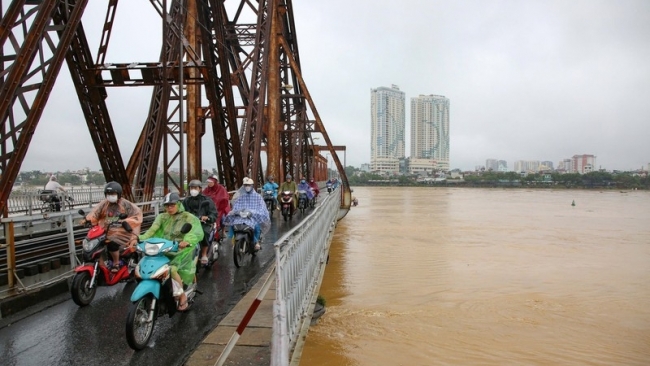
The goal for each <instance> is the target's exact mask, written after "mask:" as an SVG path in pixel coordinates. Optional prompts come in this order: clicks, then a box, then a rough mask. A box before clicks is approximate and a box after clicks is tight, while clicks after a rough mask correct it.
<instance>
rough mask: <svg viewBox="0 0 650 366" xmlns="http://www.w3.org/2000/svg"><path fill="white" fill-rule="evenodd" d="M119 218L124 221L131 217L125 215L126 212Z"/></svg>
mask: <svg viewBox="0 0 650 366" xmlns="http://www.w3.org/2000/svg"><path fill="white" fill-rule="evenodd" d="M118 217H119V218H120V220H124V219H126V218H127V217H129V215H127V214H125V213H124V212H122V213H121V214H120V216H118Z"/></svg>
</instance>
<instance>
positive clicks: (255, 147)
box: [0, 0, 350, 211]
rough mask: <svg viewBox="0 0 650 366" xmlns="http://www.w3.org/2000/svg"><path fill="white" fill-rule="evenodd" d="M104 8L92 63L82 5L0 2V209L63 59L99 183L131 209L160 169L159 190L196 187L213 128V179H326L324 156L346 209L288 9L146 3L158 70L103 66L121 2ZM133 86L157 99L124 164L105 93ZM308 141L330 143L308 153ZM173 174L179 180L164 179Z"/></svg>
mask: <svg viewBox="0 0 650 366" xmlns="http://www.w3.org/2000/svg"><path fill="white" fill-rule="evenodd" d="M93 1H94V0H93ZM104 1H105V3H106V17H105V20H104V25H103V27H102V35H101V41H100V44H99V48H98V50H97V51H96V57H95V59H93V52H92V51H91V49H90V47H89V43H88V40H87V37H86V34H85V32H84V28H83V23H82V17H83V14H84V10H85V9H86V5H87V3H88V0H14V1H11V2H10V4H9V5H8V6H2V0H0V9H2V10H5V11H4V14H0V15H1V16H2V19H1V20H0V46H1V47H0V59H1V60H2V62H1V63H0V132H1V135H0V189H1V190H0V210H3V211H4V208H5V206H6V204H5V203H6V202H7V199H8V196H9V193H10V191H11V188H12V186H13V184H14V183H15V179H16V177H17V175H18V173H19V169H20V166H21V164H22V162H23V159H24V158H25V155H26V152H27V149H28V147H29V144H30V140H31V138H32V136H33V134H34V131H35V130H36V127H37V125H38V121H39V118H40V117H41V114H42V112H43V109H44V107H45V105H46V103H47V100H48V97H49V94H50V92H51V91H52V87H53V85H54V81H55V80H56V78H57V76H58V74H59V70H60V69H61V66H62V65H63V63H64V61H65V63H66V64H67V66H68V69H69V70H70V75H71V77H72V81H73V83H74V86H75V89H76V93H77V96H78V98H79V103H80V105H81V109H82V111H83V114H84V117H85V120H86V125H87V127H88V131H89V132H90V135H91V137H92V141H93V144H94V146H95V150H96V151H97V154H98V157H99V161H100V164H101V168H102V171H103V172H104V175H105V178H106V180H107V181H111V180H115V181H118V182H120V183H122V185H123V187H124V192H125V196H127V197H129V198H131V199H132V200H135V201H146V200H149V199H150V198H151V196H152V194H153V187H154V184H155V179H156V174H157V171H158V163H159V162H162V168H163V171H164V172H165V179H164V182H165V188H166V189H171V188H172V187H175V189H176V190H178V191H180V192H181V193H183V184H182V182H183V181H184V180H189V179H201V173H202V164H201V155H202V154H201V151H202V147H203V145H204V144H205V141H204V140H203V139H202V137H203V135H204V133H205V131H206V128H205V124H206V123H211V127H212V129H211V130H212V135H213V136H212V143H213V144H214V150H215V154H216V156H215V157H216V161H217V171H218V172H219V175H220V179H221V182H222V183H223V184H224V185H226V187H227V188H228V189H229V190H233V189H235V188H236V187H238V186H239V182H241V180H242V178H243V177H245V176H251V177H254V178H256V181H257V182H261V181H262V178H263V177H264V175H265V173H266V174H272V175H275V176H276V177H278V178H280V179H281V178H282V177H284V175H286V174H293V175H295V176H298V175H315V176H316V177H317V179H321V180H322V179H324V177H325V174H326V173H324V171H325V169H327V164H326V162H325V163H324V160H325V159H324V157H323V156H321V155H320V154H319V151H321V150H325V151H329V152H330V153H331V155H332V157H333V159H334V161H335V163H336V165H337V169H338V171H339V175H340V177H341V178H342V180H343V183H344V184H343V186H344V188H345V189H344V191H345V194H344V200H343V201H344V203H343V206H345V207H349V203H350V202H349V198H350V197H349V196H350V195H349V186H348V184H347V177H346V176H345V171H344V169H343V165H342V164H341V162H340V160H339V159H338V156H337V155H336V150H341V147H336V146H333V145H332V143H331V141H330V138H329V136H328V135H327V132H326V131H325V127H324V125H323V123H322V121H321V119H320V117H319V115H318V112H317V111H316V107H315V105H314V102H313V100H312V98H311V96H310V94H309V92H308V90H307V86H306V84H305V81H304V80H303V78H302V74H301V72H300V57H299V53H298V43H297V37H296V29H295V22H294V16H293V8H292V2H291V0H258V1H253V0H239V1H234V2H235V4H231V3H230V2H229V4H228V5H229V6H228V7H226V4H225V0H149V2H150V3H151V5H152V11H155V12H157V13H158V14H159V16H160V19H161V22H160V24H161V27H162V33H163V37H162V39H161V50H160V56H159V60H157V61H149V62H130V63H111V62H110V60H107V49H108V48H109V41H110V36H111V33H112V30H113V25H114V21H115V17H116V14H117V12H118V11H117V10H118V2H119V1H118V0H104ZM231 5H236V6H231ZM227 9H235V10H232V11H230V13H228V11H227ZM119 46H120V45H119V44H117V45H111V47H119ZM139 86H147V87H150V88H151V87H153V92H152V95H151V102H150V105H149V112H148V115H147V118H146V120H145V121H144V125H143V127H142V130H141V133H140V137H139V139H138V141H137V144H136V146H135V148H134V150H133V153H132V154H131V157H130V159H129V161H128V164H127V165H125V164H124V162H123V161H122V158H121V154H120V149H119V145H118V143H117V139H116V137H115V133H114V129H113V125H112V123H111V119H110V115H109V110H108V107H107V105H106V99H107V98H108V92H107V90H108V89H109V88H112V87H139ZM236 97H239V98H236ZM205 101H207V105H201V104H202V103H205ZM310 113H311V115H312V116H313V117H312V119H310V118H309V115H310ZM313 134H319V135H322V136H323V138H324V140H325V143H326V145H325V146H315V145H314V141H313V138H312V135H313ZM343 149H344V148H343ZM161 154H162V156H161ZM264 156H265V157H266V159H267V160H266V164H265V165H266V172H264V171H263V164H262V158H263V157H264ZM161 158H162V159H161ZM176 167H178V168H179V171H180V181H174V178H172V176H171V175H170V174H169V171H170V169H172V168H176Z"/></svg>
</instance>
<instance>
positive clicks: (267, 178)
mask: <svg viewBox="0 0 650 366" xmlns="http://www.w3.org/2000/svg"><path fill="white" fill-rule="evenodd" d="M273 179H275V178H274V177H273V176H272V175H269V176H268V177H266V180H273Z"/></svg>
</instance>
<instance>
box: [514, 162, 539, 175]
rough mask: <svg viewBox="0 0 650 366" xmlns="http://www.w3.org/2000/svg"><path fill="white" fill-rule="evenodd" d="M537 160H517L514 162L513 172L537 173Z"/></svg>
mask: <svg viewBox="0 0 650 366" xmlns="http://www.w3.org/2000/svg"><path fill="white" fill-rule="evenodd" d="M539 166H540V165H539V161H538V160H517V161H515V172H517V173H537V172H538V171H539Z"/></svg>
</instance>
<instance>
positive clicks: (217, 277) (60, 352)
mask: <svg viewBox="0 0 650 366" xmlns="http://www.w3.org/2000/svg"><path fill="white" fill-rule="evenodd" d="M307 214H308V212H305V215H307ZM273 216H274V217H273V219H272V220H273V224H272V226H271V229H270V230H269V232H268V233H267V234H266V236H265V239H264V243H266V245H265V246H263V249H262V250H261V251H260V252H258V255H257V256H256V257H255V259H254V260H253V261H252V262H248V263H247V265H246V266H243V267H240V268H236V267H235V266H234V264H233V260H232V249H231V247H230V245H229V244H228V245H222V248H221V255H220V258H219V260H218V261H217V262H216V263H215V264H214V266H213V267H212V268H211V269H208V270H207V271H206V270H201V272H200V273H199V274H198V277H197V279H198V289H199V291H201V292H203V294H201V295H198V296H197V298H196V301H195V303H194V305H193V306H192V309H191V310H190V311H189V312H187V313H176V314H175V315H174V316H173V317H172V318H169V316H167V315H165V316H163V317H160V318H158V319H157V321H156V327H155V329H154V334H153V335H152V338H151V341H150V343H149V347H148V348H145V349H144V350H142V351H139V352H135V351H133V350H132V349H131V348H130V347H129V346H128V344H127V343H126V338H125V323H126V315H127V312H128V309H129V305H130V301H129V300H130V296H131V293H132V292H133V289H134V288H135V286H136V284H135V283H127V284H118V285H115V286H113V287H100V288H98V290H97V294H96V295H95V299H94V300H93V302H92V303H91V304H90V305H88V306H86V307H83V308H79V307H78V306H77V305H76V304H75V303H74V302H73V301H72V300H71V299H70V295H69V294H63V295H60V296H59V297H57V298H56V299H53V300H51V301H49V302H47V303H44V304H43V305H41V308H42V310H41V311H39V312H37V313H34V314H32V315H29V316H27V317H24V315H23V318H22V319H19V318H17V320H15V321H14V322H12V323H11V324H10V325H9V326H6V327H4V328H2V329H0V364H2V365H7V366H8V365H11V366H23V365H26V366H31V365H38V366H49V365H110V366H117V365H156V366H159V365H165V366H171V365H182V364H183V362H184V361H185V360H186V359H187V358H189V356H190V355H191V353H192V352H193V350H194V349H195V348H196V347H197V346H198V345H199V343H200V342H201V341H202V340H203V338H205V336H206V335H207V334H208V333H209V332H210V331H212V330H213V329H214V328H215V327H216V325H217V324H218V323H219V322H220V321H221V320H222V319H223V318H224V317H225V316H226V315H227V314H228V312H229V311H230V310H231V309H232V308H233V307H234V306H235V304H237V302H238V301H239V300H240V299H241V298H242V297H243V296H244V295H245V294H246V292H248V290H249V289H250V288H251V287H252V286H253V285H254V284H255V283H256V282H257V280H258V279H259V278H260V277H261V276H262V274H264V273H265V271H266V270H267V269H268V268H269V266H270V265H271V264H273V261H274V257H275V255H274V253H273V245H272V243H274V242H275V241H276V240H277V239H278V238H279V237H280V236H281V235H282V234H283V233H285V232H286V231H288V230H289V229H290V228H291V227H292V226H293V224H295V223H297V222H299V220H300V218H301V215H300V214H297V215H295V216H294V217H293V219H292V220H291V221H290V222H287V223H285V222H284V221H283V220H282V216H281V215H280V213H279V212H278V211H276V212H275V213H274V215H273ZM37 306H39V305H37ZM30 310H32V311H33V309H30ZM16 315H20V313H19V314H16ZM11 321H12V319H11V318H7V319H3V322H4V323H5V324H6V323H9V322H11Z"/></svg>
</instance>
